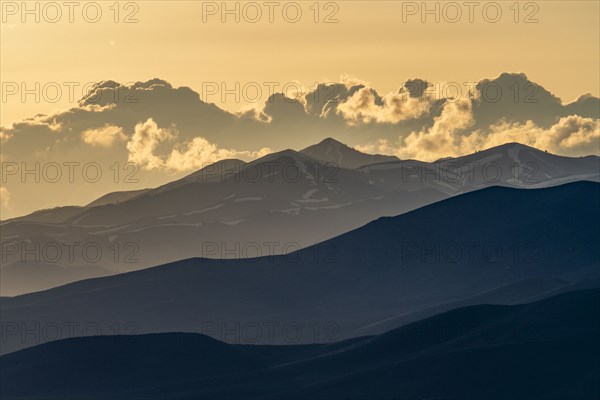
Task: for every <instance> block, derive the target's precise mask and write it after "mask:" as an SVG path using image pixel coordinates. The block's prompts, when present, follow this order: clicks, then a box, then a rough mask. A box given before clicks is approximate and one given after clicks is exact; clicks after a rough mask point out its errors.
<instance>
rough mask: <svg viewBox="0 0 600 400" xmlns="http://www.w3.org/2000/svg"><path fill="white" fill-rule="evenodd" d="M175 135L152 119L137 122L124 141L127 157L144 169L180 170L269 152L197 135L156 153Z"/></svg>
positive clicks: (189, 169) (256, 156)
mask: <svg viewBox="0 0 600 400" xmlns="http://www.w3.org/2000/svg"><path fill="white" fill-rule="evenodd" d="M177 137H178V132H177V130H176V129H174V128H171V129H163V128H159V127H158V125H157V124H156V122H154V120H152V119H148V120H147V121H146V122H143V123H139V124H137V125H136V126H135V133H134V134H133V136H132V137H131V140H130V141H129V142H128V143H127V149H128V151H129V158H128V160H129V162H132V163H135V164H138V165H140V166H141V167H142V168H143V169H145V170H148V171H150V170H168V171H174V172H183V171H191V170H194V169H198V168H202V167H205V166H206V165H208V164H211V163H214V162H217V161H220V160H225V159H229V158H240V157H243V158H258V157H262V156H264V155H266V154H269V153H271V152H272V151H273V150H272V149H270V148H268V147H263V148H261V149H260V150H258V151H254V152H252V151H238V150H233V149H225V148H220V147H218V146H217V145H216V144H214V143H211V142H209V141H208V140H207V139H206V138H204V137H201V136H198V137H195V138H193V139H192V140H190V141H188V142H184V143H180V144H175V147H174V148H172V150H171V152H170V153H168V154H157V153H158V152H157V150H158V148H159V147H160V146H161V145H162V144H164V143H165V142H171V141H175V140H176V139H177Z"/></svg>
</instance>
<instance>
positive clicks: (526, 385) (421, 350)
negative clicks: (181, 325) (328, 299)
mask: <svg viewBox="0 0 600 400" xmlns="http://www.w3.org/2000/svg"><path fill="white" fill-rule="evenodd" d="M598 315H600V290H597V289H596V290H579V291H573V292H569V293H566V294H562V295H559V296H555V297H551V298H548V299H545V300H542V301H537V302H534V303H530V304H524V305H517V306H493V305H479V306H473V307H466V308H460V309H456V310H453V311H450V312H446V313H443V314H439V315H436V316H434V317H431V318H428V319H425V320H421V321H418V322H415V323H412V324H409V325H406V326H403V327H401V328H398V329H395V330H392V331H389V332H386V333H384V334H381V335H377V336H369V337H361V338H357V339H354V340H350V341H342V342H337V343H329V344H318V345H304V346H302V345H281V346H255V345H230V344H225V343H223V342H220V341H217V340H214V339H211V338H209V337H207V336H204V335H200V334H191V333H164V334H151V335H138V336H93V337H85V338H76V339H66V340H59V341H55V342H51V343H46V344H43V345H40V346H36V347H33V348H29V349H25V350H21V351H18V352H15V353H12V354H8V355H4V356H2V357H0V378H1V381H2V383H3V384H2V387H1V389H0V390H1V392H0V394H1V395H2V398H15V399H17V398H61V399H72V398H77V399H83V398H104V399H117V398H118V399H121V398H148V399H159V398H181V399H192V398H193V399H215V398H218V399H259V398H260V399H283V398H285V399H303V400H308V399H333V400H335V399H350V398H351V399H374V398H377V399H399V398H401V399H406V400H412V399H415V400H417V399H434V398H435V399H458V398H460V399H506V400H508V399H510V400H519V399H523V400H525V399H527V400H542V399H547V400H550V399H558V398H560V399H596V398H598V397H599V396H600V385H598V381H599V380H600V367H599V366H598V358H599V357H600V344H599V342H598V336H599V335H600V319H599V318H598ZM32 376H33V377H36V379H35V380H32V379H31V377H32Z"/></svg>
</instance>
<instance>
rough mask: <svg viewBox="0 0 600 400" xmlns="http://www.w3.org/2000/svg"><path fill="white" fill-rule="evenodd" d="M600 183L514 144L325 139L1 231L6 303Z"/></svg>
mask: <svg viewBox="0 0 600 400" xmlns="http://www.w3.org/2000/svg"><path fill="white" fill-rule="evenodd" d="M599 171H600V158H598V157H596V156H589V157H579V158H570V157H560V156H556V155H553V154H550V153H546V152H544V151H540V150H537V149H534V148H531V147H528V146H524V145H520V144H517V143H509V144H506V145H502V146H498V147H494V148H491V149H488V150H485V151H480V152H477V153H474V154H471V155H468V156H464V157H459V158H447V159H443V160H438V161H436V162H433V163H425V162H419V161H414V160H398V159H397V158H395V157H391V156H381V155H370V154H365V153H361V152H358V151H357V150H354V149H352V148H350V147H348V146H346V145H344V144H342V143H340V142H337V141H335V140H334V139H325V140H324V141H322V142H321V143H319V144H317V145H314V146H310V147H308V148H306V149H304V150H302V151H300V152H296V151H294V150H285V151H282V152H278V153H273V154H269V155H267V156H265V157H262V158H260V159H258V160H255V161H252V162H250V163H245V162H243V161H241V160H223V161H219V162H217V163H215V164H212V165H209V166H207V167H205V168H203V169H201V170H199V171H196V172H194V173H192V174H190V175H188V176H186V177H184V178H182V179H180V180H177V181H174V182H171V183H168V184H166V185H163V186H160V187H158V188H154V189H145V190H138V191H132V192H115V193H109V194H107V195H105V196H102V197H101V198H99V199H97V200H96V201H94V202H92V203H90V204H88V205H87V206H84V207H76V206H69V207H60V208H55V209H51V210H41V211H38V212H35V213H33V214H30V215H27V216H24V217H20V218H15V219H11V220H7V221H3V222H2V223H1V225H0V226H1V227H2V232H3V234H2V251H3V255H2V260H1V263H0V267H1V268H0V276H1V277H2V279H1V284H0V292H1V293H2V295H4V296H12V295H19V294H24V293H29V292H34V291H38V290H44V289H48V288H50V287H54V286H59V285H61V284H65V283H69V282H73V281H77V280H80V279H86V278H91V277H97V276H104V275H110V274H114V273H120V272H126V271H131V270H137V269H141V268H146V267H151V266H155V265H158V264H164V263H168V262H173V261H177V260H180V259H184V258H191V257H204V258H214V259H242V258H252V257H260V256H271V255H276V254H286V253H290V252H294V251H296V250H298V249H300V248H306V247H308V246H311V245H313V244H315V243H319V242H322V241H324V240H327V239H331V238H333V237H335V236H337V235H340V234H343V233H345V232H348V231H350V230H352V229H355V228H358V227H360V226H362V225H364V224H366V223H368V222H370V221H372V220H374V219H376V218H379V217H382V216H395V215H399V214H402V213H405V212H408V211H411V210H414V209H416V208H419V207H422V206H425V205H427V204H431V203H434V202H437V201H440V200H443V199H447V198H449V197H451V196H455V195H458V194H462V193H466V192H469V191H472V190H476V189H481V188H485V187H489V186H494V185H502V186H509V187H521V188H539V187H546V186H552V185H557V184H562V183H566V182H572V181H577V180H590V181H598V180H600V178H599V177H600V172H599ZM316 227H318V229H317V228H316ZM28 251H29V253H28Z"/></svg>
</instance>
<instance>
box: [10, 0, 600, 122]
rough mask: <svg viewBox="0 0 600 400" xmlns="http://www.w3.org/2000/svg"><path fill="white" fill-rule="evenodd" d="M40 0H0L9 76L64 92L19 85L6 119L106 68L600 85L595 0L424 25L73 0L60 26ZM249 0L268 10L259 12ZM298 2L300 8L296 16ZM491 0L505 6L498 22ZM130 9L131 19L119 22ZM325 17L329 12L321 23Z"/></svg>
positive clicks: (337, 8) (185, 78)
mask: <svg viewBox="0 0 600 400" xmlns="http://www.w3.org/2000/svg"><path fill="white" fill-rule="evenodd" d="M35 3H39V5H38V7H39V12H38V13H37V14H38V17H39V19H40V21H39V22H36V21H35V17H36V15H35V12H34V13H33V14H25V15H23V9H22V6H21V2H11V1H3V2H2V11H3V15H2V17H3V21H2V27H1V30H0V32H1V44H2V46H1V47H2V50H1V62H0V68H1V74H2V82H3V84H5V83H6V82H16V83H18V84H21V83H22V82H25V83H26V84H27V85H28V86H27V87H34V84H35V82H40V85H41V86H42V87H43V86H44V85H46V84H48V83H52V82H56V83H58V84H59V85H60V87H62V92H63V93H62V95H60V96H58V99H57V100H55V99H53V97H54V94H49V95H48V96H49V97H50V99H45V98H44V96H42V98H41V99H40V102H39V103H38V102H36V101H35V99H34V98H33V96H29V97H27V98H26V101H25V102H23V101H22V100H21V98H20V96H18V95H13V96H8V97H6V98H4V99H3V101H2V116H1V121H0V122H1V124H2V125H4V126H6V125H8V124H10V123H11V122H14V121H16V120H20V119H22V118H24V117H27V116H31V115H34V114H37V113H49V112H52V111H54V110H60V109H64V108H65V107H66V106H68V105H69V104H70V103H71V104H72V102H71V100H74V99H73V98H71V99H70V98H69V89H68V86H65V85H64V83H65V82H76V83H77V84H79V85H80V86H79V89H78V88H76V89H75V97H76V98H77V97H80V96H79V95H80V94H81V91H82V90H81V86H82V85H83V84H85V83H87V82H96V81H100V80H108V79H112V80H116V81H118V82H122V83H125V82H134V81H138V80H148V79H150V78H155V77H158V78H162V79H165V80H167V81H169V82H170V83H172V84H173V85H174V86H189V87H192V88H193V89H194V90H196V91H198V92H202V88H203V82H217V83H219V84H220V83H221V82H224V83H225V84H226V85H228V86H227V87H233V85H235V82H240V83H241V85H244V84H246V83H248V82H257V83H259V84H260V85H261V86H263V87H264V88H265V93H263V96H262V97H261V101H264V100H266V90H267V89H266V88H267V87H266V86H265V85H264V84H265V83H267V82H277V83H279V84H280V87H281V85H283V84H285V83H287V82H291V81H299V82H301V83H302V84H303V85H305V86H307V87H308V86H310V85H311V84H313V83H314V82H317V81H334V80H339V77H340V76H341V75H343V74H349V75H352V76H356V77H358V78H360V79H362V80H365V81H367V82H369V83H370V85H371V86H372V87H374V88H376V89H377V90H378V91H380V92H381V93H387V92H389V91H392V90H396V89H397V88H398V87H399V86H400V85H401V84H402V82H404V81H405V80H407V79H409V78H415V77H420V78H423V79H427V80H429V81H446V82H448V81H455V82H465V81H468V82H473V81H477V80H479V79H482V78H491V77H494V76H497V75H499V74H500V73H501V72H505V71H510V72H525V73H526V74H527V76H528V77H529V78H530V79H531V80H532V81H534V82H536V83H539V84H541V85H542V86H544V87H546V88H548V89H549V90H551V91H552V92H553V93H554V94H555V95H557V96H558V97H560V98H562V99H563V101H565V102H568V101H572V100H574V99H575V98H576V97H578V96H579V95H581V94H583V93H586V92H590V93H592V94H593V95H595V96H598V94H599V85H600V82H599V74H598V68H599V65H600V60H599V51H598V48H599V47H600V39H599V38H600V31H599V29H600V28H599V12H600V10H599V2H598V1H594V0H592V1H535V2H524V1H521V2H519V3H516V2H513V1H500V2H495V3H494V5H491V6H490V3H492V2H476V6H475V8H474V9H473V12H472V14H471V15H472V19H473V22H469V8H467V7H466V6H464V5H463V4H464V2H456V3H454V4H458V5H459V9H460V12H461V16H460V17H458V20H457V22H455V23H452V20H453V19H457V15H458V14H456V8H452V7H448V6H447V5H446V3H448V2H428V3H427V7H428V8H430V9H434V8H435V7H436V5H435V4H436V3H438V6H437V7H438V9H439V12H438V13H437V15H438V16H439V18H440V20H439V22H436V21H435V17H436V14H435V13H433V14H426V15H424V17H425V18H426V20H425V22H422V20H421V18H422V15H421V11H422V10H421V2H401V1H335V2H325V1H322V2H318V3H316V4H317V7H315V2H314V1H298V2H295V3H294V4H293V5H292V6H286V7H287V8H286V11H285V13H284V11H283V8H284V6H285V3H286V2H274V4H275V6H273V13H272V15H273V22H270V21H269V8H268V7H267V6H264V5H263V4H264V2H262V1H259V2H255V3H252V2H234V1H229V2H227V3H222V2H220V1H219V2H202V1H135V2H126V1H121V2H119V3H118V4H119V7H118V9H119V13H118V20H119V22H115V21H114V19H115V8H114V5H113V4H115V3H114V2H113V1H98V2H97V3H96V4H98V5H99V8H100V9H101V10H102V15H101V17H100V18H99V20H98V22H96V23H91V22H88V21H86V19H85V18H87V19H88V20H90V21H91V20H93V19H94V18H95V10H96V9H95V6H90V5H88V3H93V2H85V1H84V2H78V6H77V7H76V8H74V10H73V12H72V15H73V23H70V22H69V9H68V8H67V7H65V6H60V7H59V8H60V12H61V17H60V18H58V21H57V22H55V23H52V22H51V21H52V20H53V19H56V17H55V16H56V15H57V14H56V10H55V9H54V8H53V7H51V6H48V5H47V4H48V2H33V1H31V2H27V4H28V7H30V9H34V7H35V5H34V4H35ZM57 3H58V4H59V5H61V4H62V2H57ZM57 3H55V4H57ZM249 3H252V5H250V6H249V5H248V4H249ZM287 3H290V2H287ZM292 3H293V2H292ZM515 3H516V4H517V7H515ZM222 4H226V7H229V9H235V7H236V6H237V7H238V10H239V11H238V13H237V16H239V19H240V21H239V22H236V21H235V18H236V13H233V14H226V15H225V16H224V17H225V18H226V21H225V22H222V21H221V17H222V15H221V12H222V11H223V9H222ZM15 5H16V7H17V8H18V9H17V10H15V8H14V7H15ZM254 5H258V6H259V7H258V8H259V9H260V11H261V13H262V15H261V17H260V18H258V22H256V23H253V22H252V20H253V19H255V15H257V14H256V9H257V8H256V7H254ZM296 5H298V6H296ZM496 5H498V6H499V7H498V6H496ZM414 6H416V7H417V8H418V9H417V10H416V11H415V9H414V8H411V7H414ZM84 7H86V13H85V14H84V11H83V8H84ZM111 7H113V8H111ZM215 7H216V10H215ZM297 8H299V9H301V10H302V15H301V17H299V18H296V19H298V22H296V23H292V22H291V21H293V20H294V19H295V13H296V9H297ZM484 8H485V9H486V12H485V13H484ZM497 8H499V9H500V10H501V13H502V14H501V16H500V17H499V18H498V22H495V23H492V22H491V21H492V20H493V19H494V18H495V12H496V9H497ZM316 9H318V10H319V13H318V16H317V20H318V22H317V23H315V21H314V19H315V16H316V15H315V10H316ZM517 9H518V13H516V10H517ZM129 15H131V17H130V19H132V20H137V22H134V23H124V19H126V17H127V16H129ZM329 15H330V17H329V18H328V19H329V20H331V21H330V22H331V23H325V22H324V20H325V19H327V16H329ZM22 18H25V22H22ZM515 18H516V19H517V21H518V22H515ZM203 19H204V21H203ZM286 19H287V20H286ZM335 20H337V22H335ZM536 20H537V22H535V21H536ZM49 93H50V92H49ZM206 99H207V100H209V101H211V102H215V103H216V104H218V105H220V106H222V107H224V108H225V109H228V110H232V111H235V110H239V109H240V108H241V107H242V106H243V105H244V104H243V103H244V101H243V100H240V101H239V102H238V101H236V100H235V98H234V96H232V95H230V96H227V97H226V99H225V102H223V101H222V99H221V97H220V96H219V95H215V96H211V97H207V98H206ZM48 100H52V101H48Z"/></svg>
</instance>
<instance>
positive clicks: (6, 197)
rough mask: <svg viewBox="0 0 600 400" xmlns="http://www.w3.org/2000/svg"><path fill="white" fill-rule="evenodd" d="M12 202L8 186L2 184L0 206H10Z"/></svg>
mask: <svg viewBox="0 0 600 400" xmlns="http://www.w3.org/2000/svg"><path fill="white" fill-rule="evenodd" d="M9 202H10V192H9V191H8V189H7V188H5V187H3V186H0V206H2V208H8V204H9Z"/></svg>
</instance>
